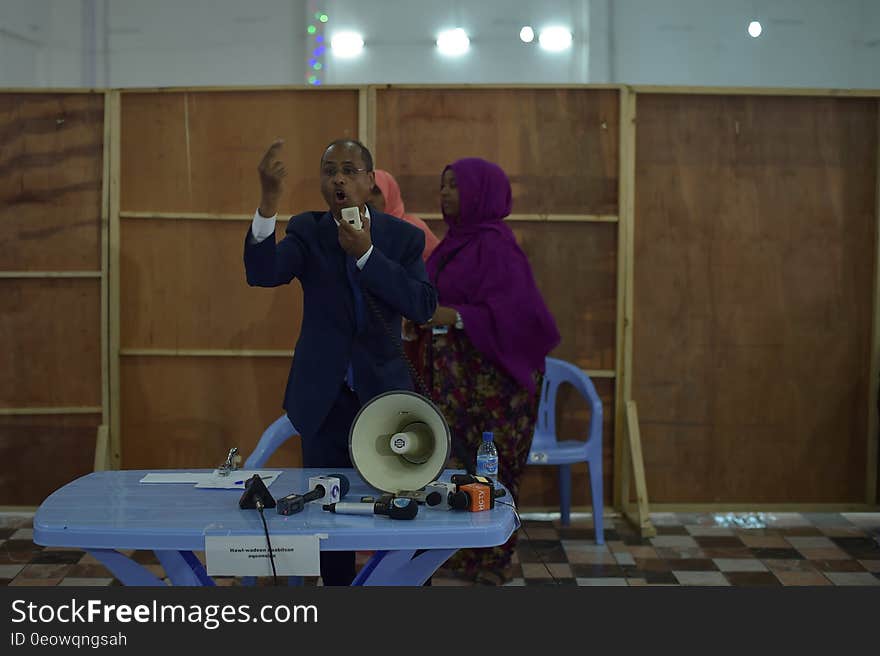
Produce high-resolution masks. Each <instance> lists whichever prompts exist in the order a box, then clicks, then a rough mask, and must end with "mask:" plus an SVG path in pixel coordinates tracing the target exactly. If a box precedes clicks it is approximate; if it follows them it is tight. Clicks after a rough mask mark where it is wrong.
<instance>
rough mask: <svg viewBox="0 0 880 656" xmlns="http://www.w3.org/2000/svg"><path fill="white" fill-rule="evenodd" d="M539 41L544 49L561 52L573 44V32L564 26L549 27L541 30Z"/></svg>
mask: <svg viewBox="0 0 880 656" xmlns="http://www.w3.org/2000/svg"><path fill="white" fill-rule="evenodd" d="M538 42H539V43H540V44H541V47H542V48H543V49H544V50H549V51H550V52H559V51H561V50H565V49H566V48H568V47H570V46H571V32H569V31H568V30H567V29H565V28H564V27H548V28H546V29H543V30H541V36H539V37H538Z"/></svg>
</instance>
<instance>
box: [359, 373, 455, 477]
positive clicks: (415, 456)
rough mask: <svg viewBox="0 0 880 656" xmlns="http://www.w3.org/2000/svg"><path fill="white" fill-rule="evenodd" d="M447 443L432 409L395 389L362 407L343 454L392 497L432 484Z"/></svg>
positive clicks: (446, 428) (441, 467) (443, 426)
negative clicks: (346, 453) (393, 494)
mask: <svg viewBox="0 0 880 656" xmlns="http://www.w3.org/2000/svg"><path fill="white" fill-rule="evenodd" d="M451 443H452V440H451V437H450V434H449V424H447V423H446V419H444V418H443V415H442V414H441V413H440V411H439V410H438V409H437V406H435V405H434V404H433V403H431V401H430V400H429V399H426V398H425V397H424V396H420V395H419V394H416V393H415V392H408V391H403V390H400V391H396V392H386V393H385V394H380V395H379V396H377V397H375V398H374V399H372V400H371V401H370V402H369V403H367V404H366V405H365V406H364V407H363V408H361V410H360V412H358V414H357V416H356V417H355V419H354V423H352V425H351V432H350V433H349V436H348V451H349V455H350V456H351V462H352V464H354V466H355V469H357V471H358V473H359V474H360V475H361V478H363V479H364V481H365V482H366V483H368V484H369V485H371V486H373V487H374V488H377V489H379V490H382V491H383V492H392V493H397V492H400V491H403V490H418V489H420V488H422V487H424V486H425V485H427V484H428V483H431V482H432V481H435V480H437V478H438V477H439V476H440V474H441V472H443V470H444V469H445V467H446V459H447V458H448V457H449V449H450V445H451Z"/></svg>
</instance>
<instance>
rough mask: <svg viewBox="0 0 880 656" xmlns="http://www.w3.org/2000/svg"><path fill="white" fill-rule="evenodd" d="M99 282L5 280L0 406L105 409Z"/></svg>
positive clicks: (0, 298)
mask: <svg viewBox="0 0 880 656" xmlns="http://www.w3.org/2000/svg"><path fill="white" fill-rule="evenodd" d="M99 284H100V281H99V280H93V279H83V280H78V279H72V280H71V279H26V280H4V279H0V344H3V347H2V348H0V390H2V395H0V407H6V408H21V407H25V408H32V407H44V408H48V407H66V406H90V407H96V406H100V405H101V306H100V299H101V290H100V288H99ZM92 438H93V440H94V435H92ZM91 446H92V447H94V444H92V445H91Z"/></svg>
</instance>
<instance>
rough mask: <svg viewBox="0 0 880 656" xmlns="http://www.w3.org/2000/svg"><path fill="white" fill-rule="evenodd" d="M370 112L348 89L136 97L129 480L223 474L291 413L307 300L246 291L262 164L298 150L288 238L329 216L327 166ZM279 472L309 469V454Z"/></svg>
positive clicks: (128, 128)
mask: <svg viewBox="0 0 880 656" xmlns="http://www.w3.org/2000/svg"><path fill="white" fill-rule="evenodd" d="M358 107H359V96H358V92H357V91H356V90H354V91H353V90H341V89H337V90H315V89H308V90H305V89H302V90H298V89H290V90H282V91H259V90H253V91H244V90H237V91H233V90H230V91H223V92H215V91H206V92H198V91H169V92H155V93H153V92H150V93H139V92H134V93H123V95H122V110H121V114H122V120H121V124H122V137H121V154H120V160H121V181H120V217H121V219H120V223H121V228H120V249H119V266H120V273H121V279H120V322H121V331H120V333H121V334H120V349H121V358H122V360H121V371H120V396H121V402H120V410H121V426H120V435H121V438H122V440H121V441H122V457H123V466H124V467H126V468H131V467H144V468H147V467H148V468H162V467H196V466H199V467H211V466H216V465H217V464H219V462H220V460H222V457H223V456H224V455H225V453H226V450H228V449H229V448H230V447H232V446H238V447H239V449H240V451H241V453H242V454H244V455H247V454H248V453H249V452H250V451H251V450H252V449H253V447H254V445H255V444H256V442H257V440H258V439H259V436H260V434H261V433H262V431H263V430H264V429H265V428H266V426H267V425H268V424H269V423H271V422H272V421H274V420H275V419H276V418H277V417H278V416H279V415H280V414H281V412H282V409H281V403H282V399H283V395H284V388H285V383H286V379H287V373H288V370H289V367H290V355H289V354H290V353H291V352H292V351H293V348H294V345H295V343H296V340H297V337H298V335H299V324H300V320H301V315H302V293H301V288H300V286H299V284H298V283H297V282H293V283H292V284H291V285H289V286H284V287H281V288H277V289H271V290H270V289H262V288H252V287H248V286H247V283H246V282H245V274H244V264H243V262H242V249H243V245H244V238H245V234H246V232H247V229H248V224H249V222H250V217H251V216H253V212H254V210H255V209H256V207H257V204H258V203H259V195H260V193H259V192H260V189H259V180H258V176H257V170H256V169H257V165H258V163H259V161H260V158H261V157H262V156H263V153H264V152H265V150H266V148H267V147H268V146H269V144H270V143H271V142H272V141H273V140H274V139H275V138H282V139H284V140H285V145H284V148H283V150H282V151H281V153H280V156H281V158H282V159H283V161H284V162H285V165H286V167H287V171H288V174H287V178H286V180H285V186H286V193H285V196H284V200H283V202H282V203H281V207H280V211H279V215H280V216H279V221H278V224H277V226H276V228H277V229H276V234H277V236H278V237H279V238H281V237H282V236H283V233H284V228H285V224H286V219H287V217H288V216H289V215H291V214H294V213H298V212H303V211H306V210H320V209H322V208H326V203H325V202H324V200H323V198H322V197H321V195H320V188H319V184H320V180H319V170H320V166H319V164H320V158H321V155H322V154H323V150H324V147H325V146H326V145H327V144H328V143H329V142H330V141H332V140H333V139H335V138H339V137H356V136H358V125H359V117H358ZM236 217H240V220H238V219H236ZM278 458H280V461H278V462H281V463H284V464H286V465H287V466H294V465H295V464H298V462H299V460H298V459H299V448H298V444H297V443H296V442H295V441H293V442H292V443H291V444H290V445H289V446H288V447H286V448H285V450H284V451H283V452H282V453H280V454H279V455H278ZM273 462H275V460H273Z"/></svg>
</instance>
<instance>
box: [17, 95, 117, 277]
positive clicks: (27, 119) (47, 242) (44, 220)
mask: <svg viewBox="0 0 880 656" xmlns="http://www.w3.org/2000/svg"><path fill="white" fill-rule="evenodd" d="M103 116H104V96H103V94H86V93H78V94H14V93H0V144H2V148H0V216H2V219H3V220H2V221H0V270H3V271H22V270H31V271H100V270H101V251H100V247H101V221H100V219H101V184H102V171H103V166H104V164H103V142H104V139H103V136H104V123H103Z"/></svg>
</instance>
